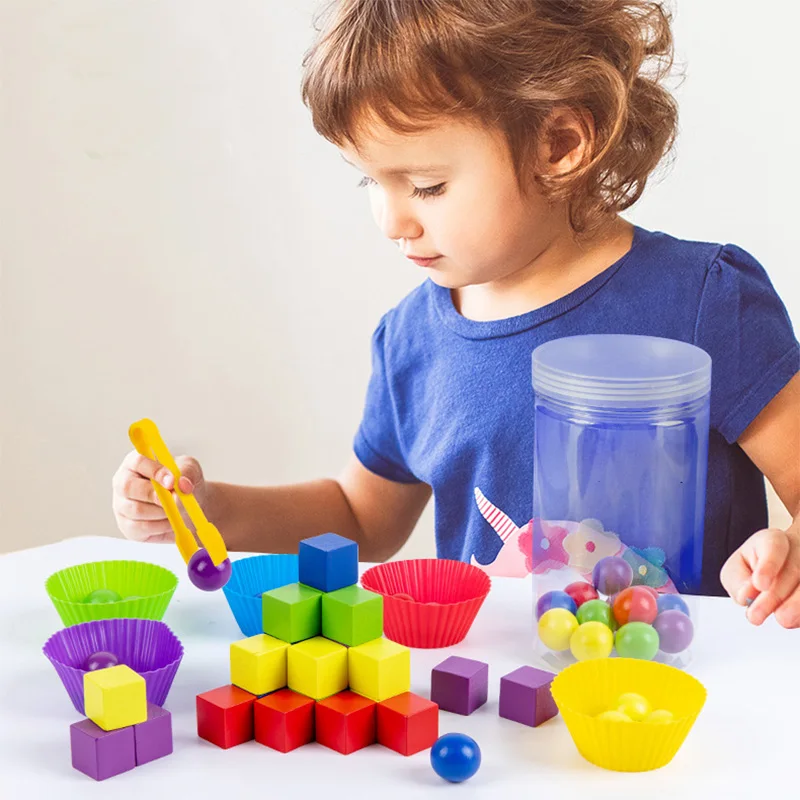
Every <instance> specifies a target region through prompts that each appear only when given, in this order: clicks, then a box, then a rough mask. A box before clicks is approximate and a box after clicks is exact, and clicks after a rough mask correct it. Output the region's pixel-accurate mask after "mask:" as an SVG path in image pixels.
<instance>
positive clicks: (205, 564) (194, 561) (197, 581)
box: [188, 547, 232, 592]
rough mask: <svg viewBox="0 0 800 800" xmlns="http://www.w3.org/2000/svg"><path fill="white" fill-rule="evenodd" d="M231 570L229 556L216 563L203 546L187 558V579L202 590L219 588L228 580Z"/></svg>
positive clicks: (209, 590)
mask: <svg viewBox="0 0 800 800" xmlns="http://www.w3.org/2000/svg"><path fill="white" fill-rule="evenodd" d="M231 570H232V568H231V560H230V559H229V558H226V559H225V560H224V561H221V562H220V563H219V564H218V565H216V564H214V562H213V561H212V560H211V556H210V555H209V554H208V551H207V550H206V549H205V548H204V547H201V548H199V549H198V550H195V551H194V553H193V554H192V557H191V558H190V559H189V564H188V572H189V580H190V581H191V582H192V583H193V584H194V585H195V586H196V587H197V588H198V589H201V590H202V591H204V592H216V591H217V589H221V588H222V587H223V586H224V585H225V584H226V583H227V582H228V581H229V580H230V577H231Z"/></svg>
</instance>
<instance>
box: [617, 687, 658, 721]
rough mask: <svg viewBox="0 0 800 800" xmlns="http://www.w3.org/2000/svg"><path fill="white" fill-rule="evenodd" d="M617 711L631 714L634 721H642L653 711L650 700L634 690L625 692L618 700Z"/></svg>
mask: <svg viewBox="0 0 800 800" xmlns="http://www.w3.org/2000/svg"><path fill="white" fill-rule="evenodd" d="M617 711H621V712H622V713H623V714H626V715H627V716H629V717H630V718H631V719H632V720H633V721H634V722H641V721H642V720H643V719H644V718H645V717H646V716H647V715H648V714H649V713H650V711H651V707H650V701H649V700H648V699H647V698H646V697H642V696H641V695H640V694H636V693H634V692H625V694H621V695H620V696H619V699H618V700H617Z"/></svg>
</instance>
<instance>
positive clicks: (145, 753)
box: [133, 703, 172, 767]
mask: <svg viewBox="0 0 800 800" xmlns="http://www.w3.org/2000/svg"><path fill="white" fill-rule="evenodd" d="M133 741H134V744H135V746H136V766H137V767H141V766H142V764H147V763H149V762H150V761H155V760H156V759H157V758H163V757H164V756H168V755H170V754H171V753H172V715H171V714H170V713H169V711H167V710H166V709H165V708H161V707H160V706H156V705H153V704H152V703H148V704H147V721H146V722H140V723H139V724H138V725H134V726H133Z"/></svg>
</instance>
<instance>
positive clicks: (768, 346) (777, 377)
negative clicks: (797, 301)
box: [695, 245, 800, 444]
mask: <svg viewBox="0 0 800 800" xmlns="http://www.w3.org/2000/svg"><path fill="white" fill-rule="evenodd" d="M695 344H696V345H697V346H698V347H701V348H702V349H703V350H705V351H706V352H707V353H708V354H709V355H710V356H711V362H712V364H711V428H712V429H714V430H717V431H719V433H720V434H722V436H723V437H725V440H726V441H727V442H728V443H729V444H733V443H734V442H735V441H737V439H738V438H739V437H740V436H741V434H742V432H743V431H744V430H745V428H747V426H748V425H749V424H750V423H751V422H752V421H753V420H754V419H755V418H756V417H757V416H758V414H759V413H760V411H761V410H762V409H763V408H764V406H766V405H767V404H768V403H769V402H770V400H772V398H773V397H775V395H776V394H778V392H780V390H781V389H782V388H783V387H784V386H785V385H786V384H787V383H788V382H789V380H790V379H791V378H792V376H794V375H795V373H797V372H798V370H800V345H798V341H797V337H796V336H795V334H794V331H793V329H792V323H791V320H790V319H789V315H788V313H787V311H786V308H785V306H784V304H783V302H782V301H781V299H780V297H779V296H778V294H777V292H776V291H775V289H774V287H773V286H772V283H771V281H770V279H769V277H768V276H767V273H766V271H765V270H764V268H763V267H762V266H761V264H759V262H758V261H756V259H755V258H753V256H751V255H750V254H749V253H747V252H745V251H744V250H742V249H741V248H739V247H736V246H733V245H726V246H725V247H723V248H722V249H721V251H720V253H719V255H718V256H717V259H716V261H715V263H714V264H713V265H712V266H711V268H710V269H709V271H708V275H707V276H706V281H705V286H704V288H703V293H702V297H701V299H700V306H699V309H698V315H697V324H696V328H695Z"/></svg>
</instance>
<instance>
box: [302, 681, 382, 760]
mask: <svg viewBox="0 0 800 800" xmlns="http://www.w3.org/2000/svg"><path fill="white" fill-rule="evenodd" d="M315 716H316V728H317V741H318V742H319V743H320V744H324V745H325V746H326V747H330V748H331V749H333V750H338V752H340V753H343V754H344V755H348V754H349V753H354V752H355V751H356V750H360V749H361V748H362V747H367V746H368V745H371V744H374V743H375V738H376V729H375V701H374V700H370V699H369V698H368V697H363V696H362V695H360V694H356V693H355V692H351V691H344V692H339V694H335V695H332V696H331V697H326V698H325V699H324V700H320V701H319V702H318V703H317V707H316V715H315Z"/></svg>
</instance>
